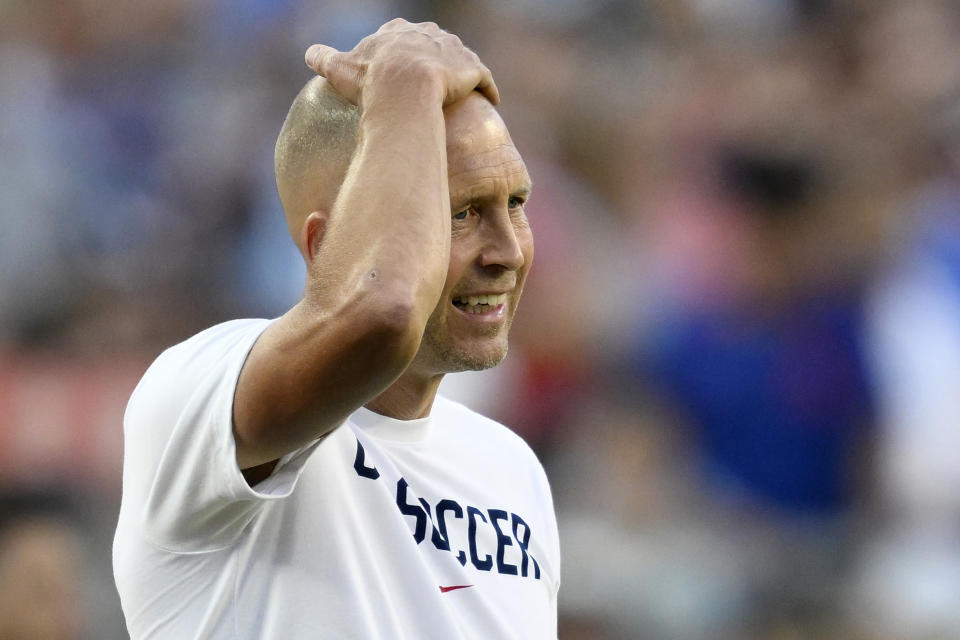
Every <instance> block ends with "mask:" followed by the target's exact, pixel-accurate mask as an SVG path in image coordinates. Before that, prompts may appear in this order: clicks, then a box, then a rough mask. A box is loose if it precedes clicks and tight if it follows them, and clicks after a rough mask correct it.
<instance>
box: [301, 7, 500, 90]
mask: <svg viewBox="0 0 960 640" xmlns="http://www.w3.org/2000/svg"><path fill="white" fill-rule="evenodd" d="M305 60H306V63H307V66H308V67H310V68H311V69H312V70H313V71H315V72H316V73H317V74H319V75H321V76H323V77H324V78H326V79H327V81H328V82H329V83H330V84H331V85H332V86H333V88H334V89H336V90H337V92H338V93H340V94H341V95H342V96H343V97H345V98H346V99H347V100H349V101H350V102H352V103H354V104H356V105H358V106H360V107H361V108H362V107H364V106H366V104H367V103H368V101H369V100H370V99H371V96H372V94H377V92H378V91H384V92H386V95H387V96H391V95H395V94H396V92H402V91H410V90H411V89H413V90H415V91H423V90H424V89H425V88H427V89H432V90H436V91H437V92H438V98H439V99H440V100H441V102H442V104H443V105H444V106H446V105H448V104H452V103H454V102H457V101H459V100H461V99H463V98H465V97H466V96H467V95H469V94H470V92H471V91H474V90H477V91H479V92H480V93H482V94H483V95H484V96H486V97H487V99H488V100H490V102H492V103H493V104H498V103H499V102H500V94H499V92H498V91H497V85H496V84H495V83H494V81H493V76H492V75H491V73H490V70H489V69H488V68H487V67H486V65H484V64H483V63H482V62H480V58H478V57H477V54H475V53H474V52H473V51H471V50H470V49H468V48H467V47H466V46H464V44H463V43H462V42H461V41H460V38H458V37H457V36H455V35H453V34H451V33H447V32H446V31H444V30H443V29H441V28H440V27H438V26H437V25H436V24H434V23H432V22H421V23H419V24H412V23H410V22H407V21H406V20H403V19H402V18H396V19H394V20H391V21H390V22H388V23H386V24H385V25H383V26H382V27H380V29H378V30H377V32H376V33H374V34H372V35H369V36H367V37H366V38H364V39H363V40H361V41H360V42H359V43H358V44H357V46H355V47H354V48H353V49H352V50H351V51H346V52H342V51H337V50H336V49H334V48H332V47H328V46H327V45H323V44H315V45H313V46H311V47H310V48H309V49H307V52H306V56H305ZM424 83H426V84H424Z"/></svg>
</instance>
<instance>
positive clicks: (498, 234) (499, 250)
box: [480, 209, 525, 271]
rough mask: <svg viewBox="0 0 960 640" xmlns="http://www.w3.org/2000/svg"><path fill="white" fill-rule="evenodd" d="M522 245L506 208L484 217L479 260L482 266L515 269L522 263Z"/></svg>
mask: <svg viewBox="0 0 960 640" xmlns="http://www.w3.org/2000/svg"><path fill="white" fill-rule="evenodd" d="M524 260H525V258H524V255H523V246H522V245H521V242H520V235H519V233H518V230H517V228H516V227H515V226H514V224H513V220H511V219H510V214H509V213H508V212H507V210H506V209H503V210H498V211H497V212H496V214H495V215H492V216H488V217H487V218H486V225H485V229H484V244H483V251H482V253H481V254H480V262H481V264H482V265H483V266H484V267H488V266H493V265H497V266H501V267H504V268H506V269H509V270H510V271H516V270H517V269H519V268H520V267H522V266H523V263H524Z"/></svg>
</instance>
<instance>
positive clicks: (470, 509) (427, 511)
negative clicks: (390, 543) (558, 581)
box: [353, 440, 540, 580]
mask: <svg viewBox="0 0 960 640" xmlns="http://www.w3.org/2000/svg"><path fill="white" fill-rule="evenodd" d="M353 468H354V470H355V471H356V472H357V475H358V476H360V477H361V478H366V479H368V480H379V478H380V472H379V471H378V470H377V467H376V466H373V465H369V464H368V462H367V456H366V452H365V451H364V449H363V445H362V444H360V441H359V440H357V456H356V458H355V459H354V463H353ZM411 493H412V492H411V491H410V485H409V483H408V482H407V480H406V478H403V477H402V476H401V477H400V479H399V480H397V486H396V497H397V499H396V503H397V508H398V509H399V510H400V513H402V514H403V515H404V516H407V517H410V518H413V520H412V525H413V539H414V540H415V541H416V542H417V544H420V543H422V542H423V541H424V540H426V539H427V537H428V536H427V525H429V526H430V528H431V533H430V536H429V538H430V542H432V543H433V546H434V547H436V548H437V549H439V550H440V551H447V552H449V553H452V554H454V556H455V557H456V559H457V562H459V563H460V565H461V566H466V565H467V562H468V561H469V562H470V563H471V564H472V565H473V566H474V568H476V569H477V570H479V571H493V570H495V571H496V572H497V573H500V574H503V575H509V576H518V577H521V578H527V577H530V578H533V579H534V580H539V579H540V564H539V563H538V562H537V560H536V558H534V557H533V554H532V553H530V538H531V536H532V535H533V532H532V530H531V529H530V525H528V524H527V522H526V520H524V519H523V518H522V517H520V516H519V515H517V514H516V513H512V512H511V513H508V512H507V511H505V510H504V509H486V510H484V509H481V508H479V507H476V506H473V505H461V504H460V503H458V502H457V501H456V500H452V499H450V498H444V499H442V500H440V501H438V502H437V504H436V507H435V508H434V507H432V505H431V504H430V503H429V502H428V501H427V500H424V499H423V498H418V499H412V496H411ZM501 523H502V524H501ZM450 525H453V526H458V527H466V530H467V541H468V542H467V547H468V549H454V548H453V547H452V545H451V544H450V536H449V534H448V526H450ZM481 527H489V528H491V529H492V530H493V532H494V534H495V539H496V541H497V548H496V556H495V558H496V560H495V561H494V555H493V554H492V553H490V552H492V551H493V549H490V550H489V551H490V552H488V550H483V549H480V548H479V545H478V535H477V534H478V531H479V530H480V528H481ZM512 546H516V547H517V548H518V549H519V550H520V566H519V567H517V565H514V564H510V563H509V562H507V561H506V560H505V558H504V554H505V553H506V548H507V547H512ZM531 567H532V568H533V571H532V572H531V571H530V568H531Z"/></svg>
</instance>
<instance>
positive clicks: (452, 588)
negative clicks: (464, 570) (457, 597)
mask: <svg viewBox="0 0 960 640" xmlns="http://www.w3.org/2000/svg"><path fill="white" fill-rule="evenodd" d="M472 586H473V585H472V584H455V585H453V586H451V587H440V593H446V592H448V591H456V590H457V589H467V588H469V587H472Z"/></svg>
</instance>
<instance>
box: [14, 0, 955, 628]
mask: <svg viewBox="0 0 960 640" xmlns="http://www.w3.org/2000/svg"><path fill="white" fill-rule="evenodd" d="M397 15H399V16H403V17H406V18H408V19H410V20H414V21H419V20H434V21H436V22H438V23H439V24H440V25H441V26H442V27H444V28H446V29H448V30H451V31H453V32H455V33H457V34H459V35H460V36H461V37H462V39H463V40H464V41H465V42H466V43H467V44H468V45H469V46H471V47H472V48H473V49H474V50H476V51H477V52H478V53H479V54H480V56H481V58H482V59H483V60H484V61H485V62H486V63H487V64H488V66H489V67H490V68H491V69H492V70H493V72H494V76H495V78H496V80H497V82H498V85H499V87H500V90H501V94H502V96H503V104H502V108H501V112H502V113H503V115H504V118H505V120H506V121H507V123H508V125H509V126H510V129H511V131H512V133H513V136H514V139H515V142H516V143H517V146H518V147H519V148H520V150H521V152H522V153H523V155H524V157H525V159H526V160H527V163H528V165H529V167H530V171H531V174H532V176H533V178H534V183H535V189H534V194H533V198H532V200H531V202H530V204H529V207H528V215H529V217H530V218H531V220H532V224H533V227H534V231H535V236H536V242H537V258H536V264H535V266H534V270H533V272H532V274H531V277H530V281H529V283H528V285H527V290H526V294H525V297H524V301H523V304H522V305H521V307H522V308H521V311H520V313H519V315H518V319H517V322H516V324H515V328H514V334H513V341H512V346H511V353H510V356H509V357H508V359H507V361H506V362H505V363H504V364H503V365H502V366H501V367H499V368H497V369H494V370H492V371H490V372H483V373H479V374H464V375H461V376H452V377H450V378H449V379H448V381H446V382H445V383H444V388H445V390H446V392H447V393H448V394H449V395H452V396H454V397H457V398H460V399H463V401H464V402H466V403H467V404H468V405H471V406H474V407H475V408H478V409H480V410H483V411H485V412H487V413H488V414H491V415H493V416H494V417H496V418H499V419H500V420H502V421H504V422H505V423H507V424H509V425H511V426H512V427H513V428H514V429H515V430H517V431H518V432H520V433H521V434H522V435H523V436H524V437H525V438H526V439H527V440H528V441H529V442H530V443H531V445H532V446H533V447H534V448H535V449H536V450H537V451H538V453H539V454H540V455H541V457H542V459H543V460H544V462H545V465H546V467H547V470H548V473H549V474H550V477H551V479H552V483H553V487H554V492H555V499H556V506H557V513H558V518H559V523H560V531H561V538H562V544H563V554H564V555H563V558H564V566H563V588H562V590H561V599H560V613H561V638H564V639H565V640H584V639H594V640H609V639H642V640H739V639H747V640H801V639H802V640H805V639H816V640H840V639H845V640H846V639H851V640H940V639H947V638H951V639H955V638H957V637H960V56H958V53H960V6H958V4H957V3H956V2H954V1H953V0H552V1H551V0H513V1H507V0H473V1H471V2H462V3H458V2H439V1H435V2H430V1H426V0H419V1H418V0H333V1H330V2H323V1H320V0H317V1H307V0H154V1H152V2H147V3H132V2H121V1H119V0H0V637H2V638H4V639H7V640H47V639H54V638H56V639H67V638H71V639H83V640H93V639H97V640H112V639H115V638H123V637H125V635H126V633H125V630H124V627H123V620H122V615H121V612H120V608H119V602H118V599H117V596H116V592H115V590H114V587H113V583H112V578H111V573H110V572H111V570H110V544H111V537H112V531H113V526H114V523H115V519H116V513H117V508H118V504H119V494H120V466H121V447H122V433H121V424H122V415H123V410H124V406H125V402H126V398H127V396H128V395H129V393H130V391H131V390H132V389H133V386H134V385H135V383H136V381H137V379H138V378H139V376H140V375H141V374H142V372H143V371H144V370H145V368H146V366H147V365H148V364H149V362H150V361H151V360H152V359H153V358H154V357H155V356H156V355H157V354H158V353H159V352H160V351H161V350H162V349H164V348H165V347H167V346H169V345H171V344H173V343H175V342H178V341H180V340H181V339H184V338H185V337H187V336H189V335H191V334H192V333H194V332H196V331H198V330H200V329H203V328H205V327H207V326H210V325H213V324H215V323H218V322H221V321H224V320H227V319H230V318H235V317H250V316H256V317H270V316H274V315H279V314H280V313H282V312H283V311H284V310H285V309H286V308H288V306H289V305H291V304H292V303H293V301H295V300H296V299H297V298H298V296H299V294H300V289H301V286H302V283H303V267H302V265H301V264H300V258H299V256H298V254H297V253H296V251H295V249H294V248H293V245H292V243H291V242H290V240H289V238H288V237H287V235H286V233H287V232H286V228H285V225H284V224H283V221H282V214H281V210H280V205H279V201H278V198H277V196H276V192H275V186H274V181H273V173H272V153H273V143H274V140H275V138H276V135H277V133H278V131H279V127H280V125H281V123H282V121H283V118H284V116H285V114H286V110H287V108H288V106H289V104H290V102H291V101H292V99H293V97H294V96H295V94H296V93H297V91H298V90H299V88H300V86H301V85H302V84H303V83H304V82H305V81H306V80H307V79H308V78H309V76H310V72H309V71H308V70H307V69H306V67H305V66H304V65H303V62H302V55H303V51H304V50H305V48H306V47H307V46H308V45H309V44H311V43H313V42H324V43H327V44H331V45H333V46H336V47H338V48H340V49H349V48H352V46H353V45H354V44H355V43H356V42H357V41H358V40H359V39H360V38H361V37H362V36H364V35H366V34H367V33H370V32H372V31H373V30H375V29H376V28H377V27H378V26H379V25H380V24H381V23H383V22H385V21H386V20H388V19H389V18H392V17H394V16H397Z"/></svg>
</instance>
